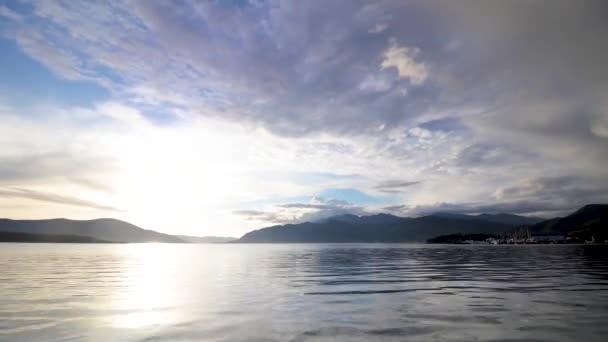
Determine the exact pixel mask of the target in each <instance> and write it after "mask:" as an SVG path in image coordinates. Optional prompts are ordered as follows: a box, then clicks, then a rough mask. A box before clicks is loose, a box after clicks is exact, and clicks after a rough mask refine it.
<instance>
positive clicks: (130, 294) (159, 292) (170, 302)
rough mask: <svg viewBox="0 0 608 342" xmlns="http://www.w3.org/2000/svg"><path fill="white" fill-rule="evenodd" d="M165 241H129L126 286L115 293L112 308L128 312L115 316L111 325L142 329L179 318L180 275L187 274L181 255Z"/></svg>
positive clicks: (126, 253)
mask: <svg viewBox="0 0 608 342" xmlns="http://www.w3.org/2000/svg"><path fill="white" fill-rule="evenodd" d="M168 247H169V248H170V247H171V246H168V245H163V244H155V243H154V244H130V245H125V248H124V249H123V250H122V251H121V252H122V253H123V254H124V262H125V263H126V265H125V273H124V274H123V278H124V284H125V288H124V289H121V290H120V291H116V292H114V293H113V296H114V298H112V299H111V305H112V309H113V310H116V311H118V312H127V313H125V314H124V315H115V316H112V325H114V326H116V327H120V328H142V327H146V326H150V325H154V324H161V323H164V324H170V323H171V322H174V321H176V320H177V319H178V317H177V316H178V313H177V312H176V311H175V306H176V300H177V293H178V292H179V290H180V289H179V287H178V286H179V278H180V276H183V275H184V272H183V269H182V270H180V268H182V267H183V265H182V264H181V263H178V260H177V258H178V256H179V255H176V254H175V253H171V252H170V250H168Z"/></svg>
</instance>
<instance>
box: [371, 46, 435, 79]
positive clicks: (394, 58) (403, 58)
mask: <svg viewBox="0 0 608 342" xmlns="http://www.w3.org/2000/svg"><path fill="white" fill-rule="evenodd" d="M418 55H420V49H418V48H415V47H405V46H398V45H397V44H395V43H393V44H392V45H391V46H390V47H389V48H388V49H387V50H386V51H385V52H384V55H383V59H382V64H381V67H382V69H389V68H395V69H396V70H397V74H398V75H399V78H402V79H407V80H409V81H410V82H412V84H414V85H420V84H422V83H423V82H424V81H425V80H426V79H427V77H428V69H427V67H426V65H424V64H423V63H419V62H416V57H418Z"/></svg>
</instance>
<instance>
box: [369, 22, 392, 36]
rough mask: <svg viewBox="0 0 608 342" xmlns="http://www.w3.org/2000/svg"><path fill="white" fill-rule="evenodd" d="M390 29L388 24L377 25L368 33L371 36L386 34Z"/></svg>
mask: <svg viewBox="0 0 608 342" xmlns="http://www.w3.org/2000/svg"><path fill="white" fill-rule="evenodd" d="M387 28H388V24H376V26H374V27H372V28H371V29H369V30H368V31H367V32H369V33H371V34H376V33H381V32H384V30H386V29H387Z"/></svg>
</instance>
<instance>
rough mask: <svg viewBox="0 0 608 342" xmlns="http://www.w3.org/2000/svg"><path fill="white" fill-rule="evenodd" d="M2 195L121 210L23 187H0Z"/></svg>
mask: <svg viewBox="0 0 608 342" xmlns="http://www.w3.org/2000/svg"><path fill="white" fill-rule="evenodd" d="M0 197H4V198H23V199H29V200H35V201H42V202H50V203H58V204H67V205H73V206H78V207H86V208H93V209H99V210H106V211H120V210H119V209H117V208H114V207H110V206H105V205H101V204H98V203H95V202H91V201H87V200H83V199H79V198H76V197H71V196H64V195H57V194H53V193H48V192H42V191H35V190H30V189H23V188H5V189H0Z"/></svg>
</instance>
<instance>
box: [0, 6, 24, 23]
mask: <svg viewBox="0 0 608 342" xmlns="http://www.w3.org/2000/svg"><path fill="white" fill-rule="evenodd" d="M0 17H5V18H8V19H11V20H16V21H19V20H21V19H23V17H22V16H21V15H20V14H19V13H17V12H15V11H13V10H12V9H10V8H8V7H6V6H5V5H3V4H2V5H0Z"/></svg>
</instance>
